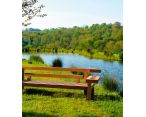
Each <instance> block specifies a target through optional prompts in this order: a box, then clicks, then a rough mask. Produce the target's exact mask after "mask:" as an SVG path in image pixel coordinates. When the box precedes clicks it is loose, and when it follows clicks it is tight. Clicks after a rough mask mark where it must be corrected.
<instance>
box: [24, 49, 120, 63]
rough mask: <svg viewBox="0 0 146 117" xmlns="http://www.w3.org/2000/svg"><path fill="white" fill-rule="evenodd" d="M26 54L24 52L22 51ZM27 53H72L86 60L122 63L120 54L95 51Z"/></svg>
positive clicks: (30, 50)
mask: <svg viewBox="0 0 146 117" xmlns="http://www.w3.org/2000/svg"><path fill="white" fill-rule="evenodd" d="M23 52H26V51H23ZM27 52H29V53H38V52H42V53H43V52H46V53H72V54H79V55H83V56H85V57H88V58H93V59H103V60H107V61H122V55H120V54H106V53H105V52H99V51H96V50H92V52H88V51H86V50H74V49H64V48H61V49H56V50H54V49H39V51H38V49H33V48H31V49H29V51H27Z"/></svg>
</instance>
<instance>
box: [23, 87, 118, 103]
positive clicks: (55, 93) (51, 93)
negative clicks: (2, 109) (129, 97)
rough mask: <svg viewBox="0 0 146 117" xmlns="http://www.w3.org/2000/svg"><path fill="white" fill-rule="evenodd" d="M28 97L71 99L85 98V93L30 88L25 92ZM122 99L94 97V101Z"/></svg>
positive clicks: (110, 95)
mask: <svg viewBox="0 0 146 117" xmlns="http://www.w3.org/2000/svg"><path fill="white" fill-rule="evenodd" d="M23 93H24V94H27V95H43V96H52V97H54V98H58V97H59V98H60V97H69V98H85V95H84V93H80V94H79V93H76V92H63V91H48V90H45V89H33V88H28V89H25V91H24V92H23ZM120 99H121V97H120V96H119V95H112V94H108V95H107V94H105V95H94V100H95V101H96V100H112V101H115V100H117V101H119V100H120Z"/></svg>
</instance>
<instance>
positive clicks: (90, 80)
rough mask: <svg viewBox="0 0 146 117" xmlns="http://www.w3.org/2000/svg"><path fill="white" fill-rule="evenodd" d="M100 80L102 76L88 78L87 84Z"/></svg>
mask: <svg viewBox="0 0 146 117" xmlns="http://www.w3.org/2000/svg"><path fill="white" fill-rule="evenodd" d="M99 79H100V76H88V77H87V78H86V82H87V83H97V82H98V81H99Z"/></svg>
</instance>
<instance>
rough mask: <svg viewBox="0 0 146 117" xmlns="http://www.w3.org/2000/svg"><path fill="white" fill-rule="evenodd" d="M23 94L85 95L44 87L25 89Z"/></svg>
mask: <svg viewBox="0 0 146 117" xmlns="http://www.w3.org/2000/svg"><path fill="white" fill-rule="evenodd" d="M24 94H27V95H43V96H52V97H56V98H57V97H70V98H72V97H80V98H81V97H85V96H84V95H82V94H76V93H74V92H73V93H72V92H63V91H61V92H59V91H48V90H45V89H31V88H30V89H25V91H24Z"/></svg>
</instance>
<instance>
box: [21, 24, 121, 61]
mask: <svg viewBox="0 0 146 117" xmlns="http://www.w3.org/2000/svg"><path fill="white" fill-rule="evenodd" d="M22 48H23V52H34V51H35V52H69V53H79V54H82V55H85V56H88V57H91V58H102V59H110V60H121V59H122V58H123V57H122V56H123V26H122V25H121V23H119V22H115V23H113V24H111V23H110V24H106V23H102V24H93V25H92V26H84V27H77V26H74V27H72V28H64V27H61V28H56V29H54V28H52V29H45V30H38V29H36V31H35V30H33V29H31V31H29V29H26V30H23V31H22Z"/></svg>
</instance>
